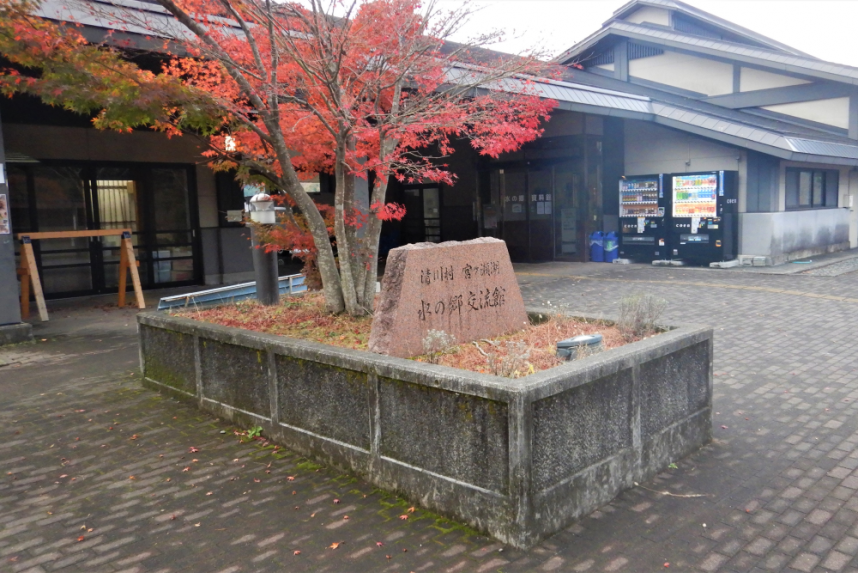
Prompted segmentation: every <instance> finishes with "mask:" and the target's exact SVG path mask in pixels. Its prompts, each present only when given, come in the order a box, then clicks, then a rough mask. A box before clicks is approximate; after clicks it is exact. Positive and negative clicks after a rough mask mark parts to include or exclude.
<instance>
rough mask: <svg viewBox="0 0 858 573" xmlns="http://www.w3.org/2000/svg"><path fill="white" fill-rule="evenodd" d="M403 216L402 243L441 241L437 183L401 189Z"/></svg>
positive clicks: (439, 196)
mask: <svg viewBox="0 0 858 573" xmlns="http://www.w3.org/2000/svg"><path fill="white" fill-rule="evenodd" d="M402 203H403V205H404V206H405V217H403V219H402V227H401V229H402V230H401V233H402V235H401V236H402V244H403V245H408V244H411V243H440V242H441V188H440V187H438V186H437V185H419V186H409V187H405V188H403V190H402Z"/></svg>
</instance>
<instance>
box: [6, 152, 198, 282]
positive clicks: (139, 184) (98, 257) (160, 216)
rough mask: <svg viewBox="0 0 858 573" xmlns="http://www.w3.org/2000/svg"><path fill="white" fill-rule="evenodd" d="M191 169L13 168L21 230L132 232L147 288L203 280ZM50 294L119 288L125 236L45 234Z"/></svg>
mask: <svg viewBox="0 0 858 573" xmlns="http://www.w3.org/2000/svg"><path fill="white" fill-rule="evenodd" d="M191 175H192V170H191V168H189V167H185V166H156V165H132V166H111V167H107V166H98V165H92V164H71V165H45V164H41V163H34V164H17V165H15V164H13V165H10V166H9V179H10V187H11V196H12V208H13V213H14V214H15V216H16V217H18V218H17V219H16V230H18V231H32V232H44V231H78V230H108V229H117V230H118V229H130V230H131V241H132V244H133V246H134V250H135V256H136V257H137V260H138V261H139V262H140V265H139V268H138V270H139V273H140V281H141V283H142V284H143V287H144V288H154V287H159V286H178V285H183V284H194V283H196V282H198V280H199V274H200V273H199V270H200V268H199V262H198V261H199V256H198V255H197V252H198V248H197V246H196V232H195V228H196V224H197V223H196V217H195V212H194V211H195V208H196V207H195V203H194V195H193V193H192V179H191ZM34 246H35V248H34V250H35V254H36V262H37V265H38V266H39V270H40V274H41V276H42V283H43V288H44V291H45V295H46V296H48V297H53V298H56V297H61V296H74V295H82V294H95V293H102V292H115V291H116V288H117V287H118V281H119V261H120V237H119V236H115V237H96V238H77V239H40V240H38V241H34Z"/></svg>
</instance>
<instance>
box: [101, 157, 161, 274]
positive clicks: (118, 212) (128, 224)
mask: <svg viewBox="0 0 858 573" xmlns="http://www.w3.org/2000/svg"><path fill="white" fill-rule="evenodd" d="M91 175H93V177H92V178H90V179H87V182H86V184H87V187H88V188H89V193H90V195H89V197H90V201H91V202H92V213H93V228H95V229H131V243H132V244H133V245H134V256H135V257H136V258H137V260H140V261H141V263H140V267H139V269H138V271H139V273H140V282H141V283H142V284H144V285H148V284H149V282H150V281H149V280H148V279H149V273H148V267H147V265H145V260H146V257H145V254H144V252H145V250H144V249H141V247H143V246H145V239H144V238H143V237H142V235H141V230H142V227H143V221H144V207H143V178H144V174H143V173H141V172H139V170H134V169H131V168H127V167H107V168H104V167H101V168H98V169H96V170H95V173H93V174H91ZM120 241H121V240H120V238H119V237H118V236H117V237H101V238H100V240H99V247H100V248H99V257H100V258H101V260H100V261H99V262H100V264H99V271H100V272H99V276H98V277H97V278H98V282H99V286H100V287H101V288H100V290H109V289H115V288H117V287H118V286H119V261H120V250H119V248H120V245H121V242H120Z"/></svg>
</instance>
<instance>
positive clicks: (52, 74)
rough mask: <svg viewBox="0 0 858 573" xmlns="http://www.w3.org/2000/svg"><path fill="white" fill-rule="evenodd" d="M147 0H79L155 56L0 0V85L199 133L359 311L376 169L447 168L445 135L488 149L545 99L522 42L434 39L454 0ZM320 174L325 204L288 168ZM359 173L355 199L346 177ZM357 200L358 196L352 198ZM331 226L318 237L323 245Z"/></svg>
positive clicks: (332, 303)
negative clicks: (149, 63) (257, 189)
mask: <svg viewBox="0 0 858 573" xmlns="http://www.w3.org/2000/svg"><path fill="white" fill-rule="evenodd" d="M325 1H326V3H324V4H323V0H303V1H300V2H291V3H274V2H271V1H270V0H155V4H154V5H153V6H152V9H147V10H138V9H132V8H129V7H127V6H126V5H122V4H119V3H117V4H112V3H111V2H110V0H104V1H102V2H98V3H95V2H81V3H80V6H81V7H83V8H82V9H85V10H89V11H90V12H91V14H90V16H91V17H92V18H96V19H101V20H102V21H103V22H109V23H110V25H111V26H112V27H113V28H115V29H118V30H125V31H128V32H130V33H134V34H138V35H142V36H144V37H145V38H146V39H147V41H149V42H155V43H161V44H162V45H161V46H160V48H159V49H158V50H156V51H158V52H159V53H160V54H161V55H163V56H164V57H165V60H164V61H165V63H164V64H163V67H162V69H161V70H160V71H159V73H154V72H152V71H150V70H147V69H143V68H141V67H140V66H138V65H136V64H135V63H134V60H133V59H130V58H128V57H127V50H125V48H128V47H129V46H123V45H122V44H121V42H119V40H117V39H113V38H111V37H108V39H107V40H106V41H105V43H103V44H100V45H96V44H92V43H89V42H88V41H86V40H85V39H84V38H83V36H82V34H81V32H80V30H79V29H78V28H76V27H75V26H73V25H62V24H57V23H54V22H52V21H48V20H45V19H42V18H40V17H38V14H39V12H38V10H39V4H38V3H37V2H34V1H33V0H0V54H2V55H3V56H4V57H5V58H6V59H7V60H9V61H10V62H11V63H12V67H11V68H10V69H6V70H3V71H2V72H0V74H2V75H0V91H2V92H3V93H5V94H7V95H12V94H15V93H27V94H31V95H35V96H38V97H40V98H41V99H42V100H43V101H45V102H46V103H49V104H53V105H60V106H63V107H65V108H66V109H69V110H72V111H76V112H80V113H90V114H92V113H95V114H96V115H95V118H94V124H95V126H96V127H99V128H103V129H115V130H123V131H124V130H131V129H136V128H154V129H157V130H160V131H163V132H166V133H167V134H168V135H171V136H172V135H179V134H182V133H193V134H195V135H198V136H203V137H205V138H206V140H207V143H208V149H209V150H208V151H207V152H206V155H207V156H208V159H209V162H210V166H211V167H213V168H214V169H224V170H226V169H235V170H237V173H238V178H239V179H241V180H243V181H246V182H251V183H255V184H257V185H264V186H265V187H266V188H268V189H269V190H270V191H272V192H274V191H276V192H282V193H283V194H284V196H285V199H284V202H285V204H286V205H288V209H287V211H286V215H285V217H284V219H283V221H282V224H280V225H279V226H278V227H277V228H275V229H272V230H271V232H270V233H269V235H268V238H269V241H270V244H271V245H272V246H279V247H286V248H289V249H291V250H293V252H301V253H311V254H312V255H311V256H309V257H308V258H309V259H311V260H312V262H313V264H315V265H316V266H317V267H318V272H319V274H320V276H321V282H322V289H323V292H324V296H325V301H326V308H327V309H328V310H329V311H330V312H342V311H344V310H345V311H346V312H348V313H349V314H351V315H363V314H369V313H371V312H372V301H373V297H374V295H375V283H376V277H377V272H378V266H377V265H378V244H379V236H380V233H381V226H382V223H383V221H384V220H394V219H399V218H401V217H402V216H403V215H404V209H403V208H402V207H401V206H397V205H393V204H389V203H387V202H386V194H387V188H388V184H389V182H390V180H391V178H396V179H398V180H400V181H404V182H423V181H433V182H439V183H445V184H448V185H453V184H454V183H455V175H454V174H453V173H451V172H450V171H449V170H448V169H447V167H446V165H445V164H444V158H445V157H446V156H448V155H450V154H451V153H452V152H453V144H454V142H455V141H457V140H469V141H470V144H471V146H472V147H473V148H474V149H475V150H477V151H478V152H479V153H481V154H484V155H490V156H493V157H497V156H498V155H499V154H501V153H506V152H510V151H515V150H517V149H519V148H520V147H521V146H522V145H523V144H524V143H527V142H529V141H532V140H534V139H536V138H537V137H539V136H540V135H541V133H542V128H541V125H542V123H543V122H544V121H547V119H548V118H549V114H550V112H551V111H552V109H553V108H554V107H555V105H556V102H554V101H552V100H545V99H540V98H539V97H537V96H536V95H535V92H534V91H533V86H534V85H535V84H534V83H533V78H534V77H535V76H536V74H543V75H544V74H545V73H547V69H548V67H547V64H544V63H542V62H540V60H538V59H537V58H535V57H533V56H532V55H531V57H523V56H509V55H501V54H498V53H496V52H491V51H488V50H485V49H484V47H485V46H489V45H491V44H492V43H494V42H496V41H498V40H500V38H501V37H502V33H500V32H492V33H489V34H486V35H483V36H481V37H480V38H477V39H476V40H474V41H473V42H472V43H469V44H454V43H452V42H449V41H448V38H449V37H450V36H451V35H452V34H454V33H456V32H458V31H459V30H460V29H461V27H462V25H463V24H464V23H465V22H466V21H467V19H468V17H469V15H470V14H471V13H472V8H471V7H470V5H469V4H468V3H463V4H462V5H460V7H458V8H456V9H453V10H450V11H444V10H441V9H440V8H439V6H438V5H437V2H436V0H427V1H426V2H420V1H419V0H354V1H350V2H343V1H341V0H329V1H327V0H325ZM318 172H325V173H330V174H332V175H333V176H334V180H335V195H334V205H333V206H331V207H325V206H320V205H317V204H316V203H315V202H314V201H313V199H312V197H311V195H310V194H308V193H307V192H306V191H305V189H304V187H303V186H302V185H301V181H302V180H306V179H308V178H309V177H312V176H313V175H314V174H315V173H318ZM357 178H362V179H366V180H368V181H370V182H371V183H372V185H371V189H370V198H369V205H368V207H367V206H364V207H363V208H362V207H361V205H360V204H359V203H358V199H357V198H356V195H355V181H356V179H357ZM367 209H368V211H367ZM331 235H333V237H334V239H335V240H334V244H335V245H336V254H335V252H334V247H333V246H332V241H331Z"/></svg>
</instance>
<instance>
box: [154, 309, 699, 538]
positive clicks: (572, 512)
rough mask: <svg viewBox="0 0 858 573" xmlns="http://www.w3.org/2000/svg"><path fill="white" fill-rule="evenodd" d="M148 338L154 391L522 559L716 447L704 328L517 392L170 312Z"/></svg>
mask: <svg viewBox="0 0 858 573" xmlns="http://www.w3.org/2000/svg"><path fill="white" fill-rule="evenodd" d="M538 310H539V309H537V311H538ZM138 327H139V333H140V352H141V366H142V369H143V376H144V384H145V385H146V386H148V387H150V388H155V389H158V390H160V391H164V392H167V393H170V394H172V395H174V396H178V397H183V398H186V399H190V400H193V401H195V402H196V403H197V404H198V405H199V407H200V408H202V409H204V410H207V411H210V412H213V413H215V414H217V415H218V416H222V417H225V418H228V419H231V420H234V421H236V422H238V423H241V424H247V425H251V424H252V425H260V426H262V427H263V428H264V430H265V432H266V434H267V435H268V436H270V437H271V438H273V439H274V441H276V442H279V443H281V444H283V445H285V446H287V447H289V448H291V449H293V450H296V451H298V452H300V453H302V454H305V455H308V456H313V457H315V458H317V459H320V460H323V461H325V462H327V463H330V464H333V465H336V466H339V467H341V468H345V469H347V470H350V471H353V472H355V473H357V474H359V475H361V476H363V477H364V478H365V479H367V480H368V481H370V482H372V483H374V484H376V485H378V486H380V487H382V488H385V489H388V490H392V491H397V492H399V493H402V494H403V495H405V496H406V497H408V498H410V499H412V500H414V501H416V502H418V503H420V504H422V505H423V506H425V507H427V508H431V509H433V510H435V511H438V512H439V513H443V514H446V515H448V516H450V517H453V518H455V519H457V520H459V521H462V522H465V523H467V524H468V525H470V526H472V527H474V528H476V529H478V530H481V531H484V532H487V533H489V534H491V535H492V536H494V537H496V538H497V539H499V540H501V541H503V542H505V543H508V544H510V545H513V546H515V547H520V548H527V547H530V546H532V545H534V544H535V543H537V542H539V541H540V540H541V539H543V538H545V537H547V536H548V535H551V534H552V533H554V532H556V531H558V530H560V529H562V528H563V527H565V526H566V525H568V524H570V523H571V522H573V521H574V520H576V519H578V518H580V517H582V516H584V515H586V514H588V513H590V512H592V511H593V510H595V509H596V508H598V507H599V506H601V505H603V504H605V503H607V502H608V501H610V500H611V499H613V498H614V497H615V496H616V495H617V494H618V493H619V492H621V491H622V490H624V489H628V488H630V487H632V486H633V485H634V483H635V482H640V481H644V480H646V479H648V478H650V477H652V476H653V475H655V474H656V473H657V472H659V471H661V470H662V469H664V468H666V467H667V465H668V464H670V463H671V462H674V461H676V460H678V459H679V458H681V457H683V456H685V455H687V454H689V453H691V452H692V451H694V450H695V449H697V448H699V447H700V446H702V445H703V444H705V443H707V442H708V441H709V440H710V439H711V432H712V424H711V417H712V330H711V329H709V328H699V327H690V326H685V327H679V328H675V329H672V330H669V331H668V332H664V333H662V334H660V335H658V336H655V337H652V338H648V339H646V340H642V341H639V342H635V343H632V344H629V345H626V346H623V347H622V348H617V349H614V350H610V351H607V352H603V353H600V354H596V355H594V356H590V357H588V358H585V359H582V360H578V361H575V362H571V363H569V364H565V365H563V366H559V367H557V368H554V369H551V370H547V371H544V372H540V373H537V374H532V375H530V376H527V377H525V378H519V379H515V380H513V379H507V378H500V377H496V376H491V375H487V374H476V373H473V372H466V371H461V370H456V369H453V368H447V367H444V366H435V365H432V364H425V363H418V362H415V361H412V360H405V359H400V358H390V357H386V356H381V355H378V354H373V353H370V352H365V351H358V350H348V349H343V348H336V347H333V346H328V345H324V344H318V343H313V342H306V341H302V340H297V339H291V338H285V337H280V336H275V335H269V334H260V333H255V332H252V331H246V330H240V329H236V328H228V327H223V326H218V325H213V324H208V323H202V322H198V321H194V320H190V319H186V318H178V317H171V316H169V315H167V314H163V313H154V312H148V313H141V314H139V315H138Z"/></svg>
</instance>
